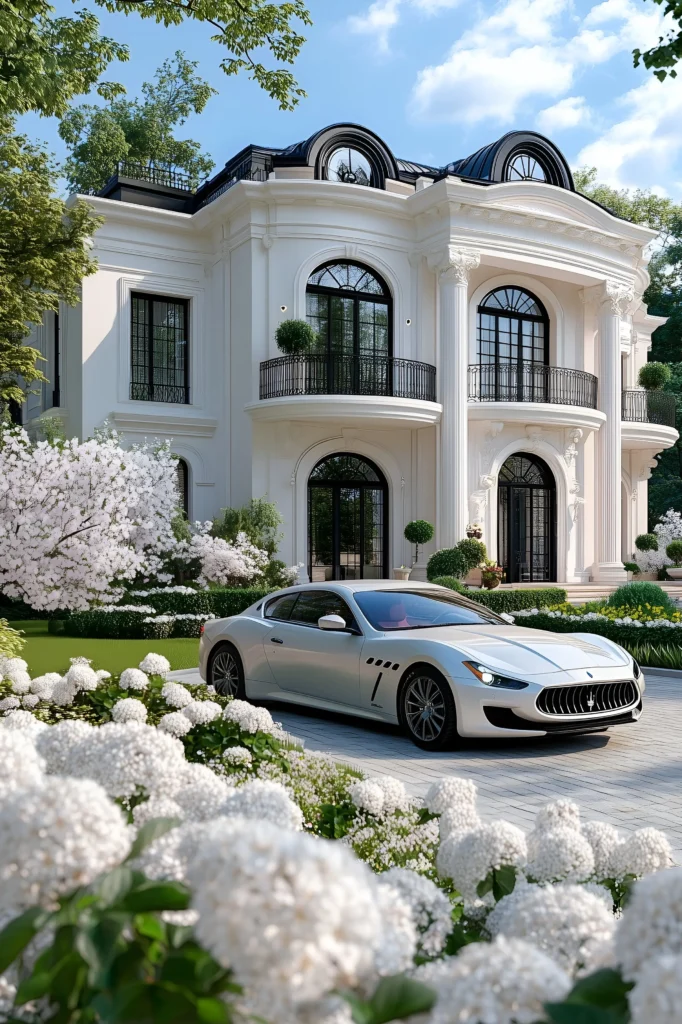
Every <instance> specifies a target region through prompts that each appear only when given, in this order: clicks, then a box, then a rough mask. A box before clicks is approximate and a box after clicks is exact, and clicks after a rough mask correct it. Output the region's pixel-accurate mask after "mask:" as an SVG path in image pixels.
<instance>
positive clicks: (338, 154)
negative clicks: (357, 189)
mask: <svg viewBox="0 0 682 1024" xmlns="http://www.w3.org/2000/svg"><path fill="white" fill-rule="evenodd" d="M327 178H328V180H329V181H343V182H346V184H349V185H371V184H372V165H371V164H370V162H369V160H368V159H367V157H366V156H365V155H364V154H363V153H361V152H360V151H359V150H357V149H351V148H350V147H349V146H342V147H340V148H339V149H335V150H333V152H332V153H331V154H330V156H329V159H328V160H327Z"/></svg>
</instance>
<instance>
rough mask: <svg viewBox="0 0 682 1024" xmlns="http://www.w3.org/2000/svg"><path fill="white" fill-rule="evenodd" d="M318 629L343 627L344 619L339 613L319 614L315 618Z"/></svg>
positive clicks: (344, 626)
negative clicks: (316, 618) (317, 617)
mask: <svg viewBox="0 0 682 1024" xmlns="http://www.w3.org/2000/svg"><path fill="white" fill-rule="evenodd" d="M317 624H318V626H319V627H320V629H345V628H346V620H345V619H342V618H341V616H340V615H321V616H320V618H319V619H318V620H317Z"/></svg>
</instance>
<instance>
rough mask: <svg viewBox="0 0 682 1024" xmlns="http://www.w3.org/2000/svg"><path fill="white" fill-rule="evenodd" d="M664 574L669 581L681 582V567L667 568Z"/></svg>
mask: <svg viewBox="0 0 682 1024" xmlns="http://www.w3.org/2000/svg"><path fill="white" fill-rule="evenodd" d="M666 572H667V573H668V576H669V577H670V579H671V580H682V565H681V566H679V568H671V567H670V566H669V567H668V568H667V569H666Z"/></svg>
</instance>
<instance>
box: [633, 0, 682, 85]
mask: <svg viewBox="0 0 682 1024" xmlns="http://www.w3.org/2000/svg"><path fill="white" fill-rule="evenodd" d="M654 3H655V4H658V5H659V7H662V8H663V13H664V14H666V15H669V16H670V19H671V21H672V22H673V23H674V24H672V25H671V27H670V29H669V30H668V32H667V33H666V34H665V35H664V36H661V37H660V38H659V40H658V43H657V44H656V45H655V46H651V47H649V49H648V50H644V51H642V50H640V49H636V50H635V51H634V58H635V67H639V64H640V63H642V64H643V65H644V67H645V68H648V69H649V70H653V72H654V74H655V75H656V78H658V79H660V80H661V82H662V81H663V79H664V78H666V77H667V76H668V75H670V77H671V78H676V77H677V71H676V70H675V67H676V65H677V64H679V62H680V61H681V60H682V0H654Z"/></svg>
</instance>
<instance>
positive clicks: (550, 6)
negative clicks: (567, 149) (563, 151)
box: [411, 0, 664, 127]
mask: <svg viewBox="0 0 682 1024" xmlns="http://www.w3.org/2000/svg"><path fill="white" fill-rule="evenodd" d="M570 10H571V7H570V3H569V0H507V2H506V3H505V4H504V5H503V6H502V7H501V8H498V9H497V10H496V11H495V13H493V14H491V15H490V16H489V17H487V18H483V19H481V20H479V21H478V22H477V23H476V25H475V26H474V27H472V28H470V29H468V30H467V31H465V32H464V33H463V34H462V35H461V36H460V38H459V39H458V40H457V42H456V43H455V44H454V46H453V47H452V49H451V51H450V53H449V55H448V57H447V58H446V60H445V61H443V63H442V64H438V65H434V66H430V67H426V68H423V69H422V70H421V71H420V72H419V73H418V75H417V80H416V83H415V86H414V89H413V94H412V100H411V109H412V112H413V113H414V114H415V115H417V116H419V117H422V118H429V119H433V120H444V121H461V122H465V123H472V122H475V121H478V120H481V119H483V118H487V119H489V120H491V121H496V122H498V123H501V124H510V123H512V122H513V121H514V120H515V119H516V117H517V116H518V113H519V110H520V109H521V108H522V107H523V106H524V104H525V103H526V102H527V101H528V100H530V99H531V98H533V97H543V98H548V99H554V98H558V97H560V96H562V94H563V93H565V92H567V91H568V90H569V89H570V88H571V86H572V84H573V81H574V79H575V76H576V74H577V73H578V72H579V71H580V70H582V69H583V68H584V67H586V66H594V65H597V64H602V63H604V62H606V61H608V60H610V59H611V58H612V57H613V56H614V55H615V54H616V53H619V52H621V51H623V50H631V49H632V48H633V47H634V46H648V45H650V43H649V41H651V43H653V42H655V41H656V40H657V39H658V38H659V36H660V35H661V34H662V32H663V28H664V26H663V19H662V16H661V12H660V10H659V8H658V7H656V6H655V5H650V6H648V7H647V8H646V9H645V10H644V11H642V10H641V9H640V7H638V6H635V0H605V2H603V3H600V4H598V5H596V6H595V7H593V8H592V9H591V10H590V11H589V12H588V14H587V16H586V17H585V18H584V19H583V21H582V22H581V23H578V25H577V28H576V26H575V22H574V21H571V22H569V21H568V17H567V15H568V14H569V13H570ZM618 22H620V23H621V24H618ZM577 110H578V108H576V107H575V106H574V107H573V108H572V109H565V108H561V107H560V105H559V104H555V105H554V106H553V107H549V108H546V110H544V111H542V114H541V115H540V117H541V118H543V116H544V119H545V120H546V121H547V123H548V124H549V123H552V116H554V122H553V123H555V124H556V125H557V126H558V127H562V126H565V127H567V126H569V125H568V124H567V122H566V118H568V119H569V120H570V119H571V118H573V121H572V124H577V123H580V122H579V121H578V120H575V118H576V117H577V116H578V114H577ZM550 112H551V113H550ZM562 117H563V118H564V121H563V122H562V121H561V118H562ZM580 119H581V120H583V119H584V111H583V114H581V115H580Z"/></svg>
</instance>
